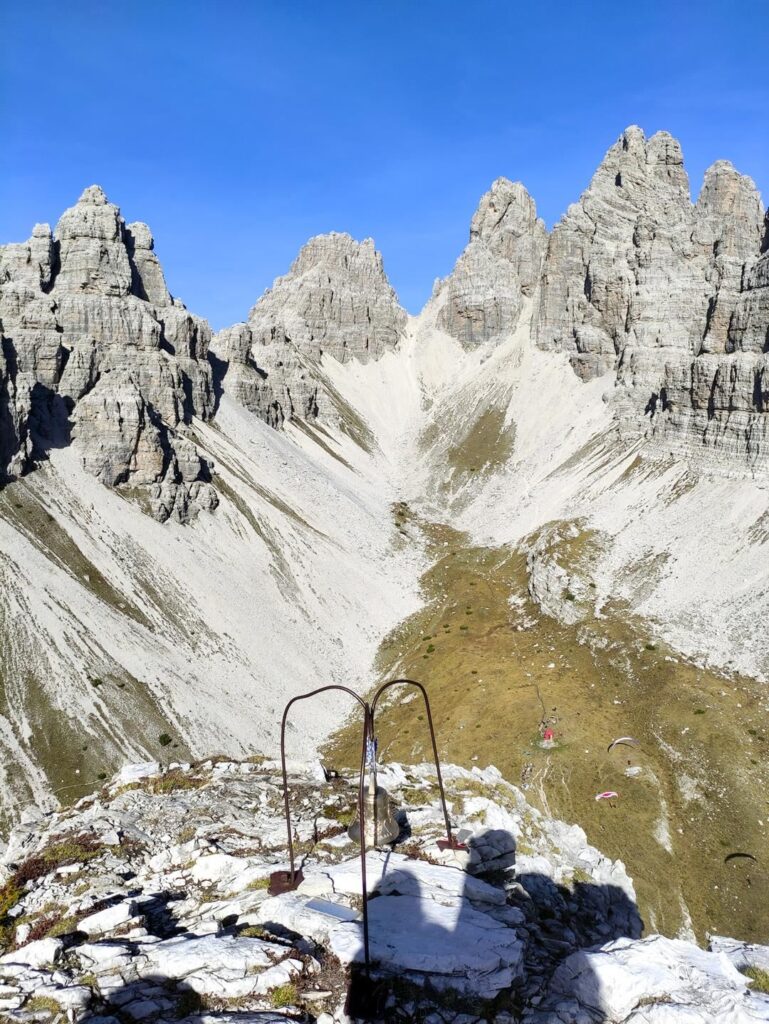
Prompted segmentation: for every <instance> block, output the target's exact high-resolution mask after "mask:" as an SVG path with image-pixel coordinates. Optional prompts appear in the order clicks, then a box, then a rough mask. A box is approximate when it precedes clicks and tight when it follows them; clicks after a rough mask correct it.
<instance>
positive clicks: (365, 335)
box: [249, 232, 406, 362]
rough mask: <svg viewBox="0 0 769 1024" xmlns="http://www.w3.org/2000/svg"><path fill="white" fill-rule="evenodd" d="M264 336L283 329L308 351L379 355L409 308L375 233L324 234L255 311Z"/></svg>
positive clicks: (259, 339)
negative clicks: (404, 307) (376, 243)
mask: <svg viewBox="0 0 769 1024" xmlns="http://www.w3.org/2000/svg"><path fill="white" fill-rule="evenodd" d="M249 323H250V325H251V327H252V330H253V332H254V334H255V337H256V343H257V344H259V343H261V344H264V345H267V344H271V343H272V342H274V341H275V340H276V339H277V338H279V336H280V335H281V334H282V336H283V338H284V339H286V338H287V339H289V340H290V341H292V342H293V343H294V344H296V345H297V346H298V347H299V348H300V350H301V351H302V352H303V354H305V355H310V356H315V357H320V356H321V355H322V354H323V353H328V355H331V356H333V357H334V358H335V359H338V360H339V361H340V362H346V361H347V360H348V359H350V358H353V357H354V358H357V359H361V360H362V361H364V362H366V361H368V360H369V359H377V358H378V357H379V356H380V355H382V354H383V352H385V351H386V350H387V349H388V348H393V347H394V346H395V345H396V344H397V342H398V340H399V338H400V337H401V335H402V333H403V330H404V327H405V324H406V314H405V312H404V311H403V310H402V309H401V307H400V305H399V304H398V298H397V296H396V294H395V291H394V289H393V288H392V286H391V285H390V282H389V281H388V280H387V276H386V275H385V272H384V265H383V263H382V256H381V254H380V253H379V252H377V250H376V249H375V248H374V243H373V241H372V240H371V239H370V238H367V239H366V240H365V241H363V242H356V241H355V240H354V239H353V238H351V237H350V235H348V234H340V233H337V232H331V233H330V234H327V235H316V236H315V237H314V238H311V239H310V240H309V241H308V242H307V243H306V244H305V245H303V246H302V248H301V250H300V252H299V255H298V256H297V258H296V259H295V260H294V262H293V263H292V265H291V268H290V270H289V271H288V273H287V274H286V275H285V276H284V277H279V278H277V279H276V280H275V282H274V284H273V286H272V288H270V289H268V290H267V291H266V292H265V293H264V295H263V296H262V298H261V299H260V300H259V301H258V302H257V304H256V305H255V306H254V308H253V309H252V310H251V313H250V315H249Z"/></svg>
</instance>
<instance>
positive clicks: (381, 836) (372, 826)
mask: <svg viewBox="0 0 769 1024" xmlns="http://www.w3.org/2000/svg"><path fill="white" fill-rule="evenodd" d="M394 810H395V803H394V801H393V800H392V798H391V797H390V794H389V793H388V792H387V790H386V789H385V788H384V786H378V785H377V782H376V772H375V771H370V772H369V776H368V785H367V787H366V792H365V793H364V796H363V813H364V816H365V819H366V835H365V839H366V846H374V847H379V846H387V844H388V843H394V842H395V840H396V839H397V838H398V836H399V835H400V830H401V827H400V825H399V824H398V822H397V821H396V820H395V817H394V816H393V811H394ZM347 835H348V836H349V837H350V839H352V840H353V842H356V843H360V838H361V837H360V816H359V815H358V816H356V818H355V821H353V823H352V825H350V827H349V828H348V829H347Z"/></svg>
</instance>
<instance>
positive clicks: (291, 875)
mask: <svg viewBox="0 0 769 1024" xmlns="http://www.w3.org/2000/svg"><path fill="white" fill-rule="evenodd" d="M399 685H406V686H416V687H417V689H418V690H419V691H420V692H421V694H422V698H423V699H424V703H425V710H426V712H427V724H428V727H429V729H430V741H431V743H432V748H433V758H434V760H435V772H436V776H437V779H438V789H439V791H440V795H441V806H442V808H443V819H444V822H445V824H446V839H441V840H438V846H439V848H440V849H442V850H445V849H452V850H464V849H466V847H465V846H464V845H463V844H462V843H459V842H457V840H456V839H455V838H454V836H453V834H452V831H451V822H450V820H449V812H448V807H447V805H446V793H445V790H444V788H443V776H442V775H441V766H440V761H439V760H438V744H437V743H436V740H435V728H434V726H433V716H432V712H431V710H430V701H429V700H428V697H427V690H426V689H425V688H424V686H423V685H422V683H418V682H416V680H414V679H391V680H390V681H389V682H386V683H382V685H381V686H380V687H379V688H378V689H377V691H376V693H375V694H374V696H373V698H372V700H371V703H369V702H368V701H365V700H364V699H363V698H362V697H361V696H360V695H359V694H357V693H356V692H355V691H354V690H352V689H350V687H349V686H342V685H340V684H338V683H332V684H330V685H328V686H319V687H318V688H317V689H315V690H311V691H310V692H309V693H300V694H298V695H297V696H296V697H292V698H291V700H290V701H289V702H288V703H287V704H286V706H285V708H284V710H283V718H282V720H281V725H280V764H281V770H282V774H283V806H284V810H285V814H286V831H287V833H288V857H289V865H290V867H289V870H288V871H275V872H273V873H272V875H271V876H270V893H271V894H272V895H277V894H278V893H281V892H290V891H291V890H292V889H296V887H297V886H298V885H299V883H300V882H301V881H302V879H303V876H302V872H301V869H300V870H299V871H297V870H296V861H295V857H294V839H293V835H292V832H291V805H290V801H289V798H288V771H287V769H286V724H287V722H288V713H289V711H290V710H291V708H292V706H293V705H294V704H296V703H297V702H298V701H300V700H307V699H308V698H310V697H315V696H317V694H319V693H326V692H328V691H329V690H340V691H341V692H342V693H347V694H349V695H350V696H351V697H352V698H353V699H354V700H356V701H357V702H358V704H360V706H361V707H362V708H363V737H362V741H361V756H360V770H359V775H358V817H359V819H360V830H361V843H360V875H361V892H362V908H363V909H362V914H363V951H364V957H365V964H366V974H367V975H368V973H369V968H370V956H369V929H368V885H367V879H366V812H365V800H364V791H365V774H366V741H367V740H368V739H369V737H373V736H374V715H375V712H376V707H377V704H378V703H379V698H380V697H381V696H382V694H383V693H384V691H385V690H388V689H389V688H390V687H391V686H399Z"/></svg>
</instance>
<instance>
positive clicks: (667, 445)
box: [534, 128, 769, 472]
mask: <svg viewBox="0 0 769 1024" xmlns="http://www.w3.org/2000/svg"><path fill="white" fill-rule="evenodd" d="M763 220H764V211H763V207H762V204H761V200H760V198H759V196H758V193H757V191H756V188H755V185H754V184H753V182H752V181H751V180H750V179H749V178H746V177H744V176H742V175H740V174H738V173H737V172H736V171H735V170H734V168H733V167H732V166H731V165H730V164H729V163H727V162H725V161H719V162H718V163H716V164H714V165H713V166H712V167H711V168H710V169H709V170H708V172H707V174H706V175H705V181H704V184H703V188H702V191H701V194H700V197H699V199H698V201H697V203H696V204H694V205H693V204H692V203H691V200H690V196H689V184H688V179H687V177H686V173H685V171H684V169H683V158H682V155H681V149H680V146H679V144H678V143H677V142H676V140H675V139H673V138H671V136H669V135H668V134H667V133H664V132H659V133H657V134H656V135H653V136H652V137H651V138H649V139H646V138H645V137H644V135H643V132H642V131H641V130H640V128H629V129H628V130H627V131H626V132H625V133H624V134H623V135H622V137H621V138H620V139H619V141H618V142H617V143H616V144H615V145H614V146H613V147H612V148H611V149H610V150H609V152H608V153H607V154H606V157H605V158H604V160H603V162H602V164H601V166H600V167H599V169H598V171H597V172H596V174H595V176H594V177H593V180H592V182H591V183H590V186H589V187H588V189H587V191H586V192H585V193H584V194H583V195H582V197H581V199H580V201H579V203H577V204H575V205H574V206H571V207H570V208H569V210H568V212H567V213H566V215H565V217H564V218H563V219H562V220H561V222H560V223H559V224H558V225H557V226H556V227H555V228H554V230H553V233H552V235H551V236H550V241H549V244H548V250H547V256H546V259H545V265H544V270H543V276H542V287H541V292H540V298H539V303H538V309H537V314H536V320H535V324H534V329H535V336H536V339H537V343H538V344H539V345H540V346H541V347H542V348H545V349H553V350H557V351H564V352H567V353H568V354H569V357H570V359H571V363H572V366H573V367H574V370H575V372H576V373H577V374H578V375H579V376H580V377H582V378H583V379H585V380H589V379H592V378H593V377H596V376H599V375H601V374H603V373H606V372H607V371H610V370H615V371H616V375H617V378H616V379H617V390H616V392H615V395H614V400H615V408H616V411H617V418H618V421H619V425H620V427H621V429H622V430H623V431H625V432H630V433H636V432H638V433H644V432H645V433H646V434H647V435H648V436H649V437H650V438H651V439H652V447H655V448H658V449H660V450H663V451H666V452H667V451H670V452H673V453H674V454H676V455H682V456H686V457H688V458H692V459H694V460H695V461H700V462H703V463H704V464H706V465H709V466H720V467H722V468H727V469H729V470H732V471H736V472H744V469H745V464H746V463H747V465H748V466H749V467H750V468H752V469H760V468H766V467H767V466H768V465H769V448H767V443H766V440H767V421H766V417H765V415H764V402H765V400H764V397H763V396H764V383H763V381H764V372H765V369H766V365H765V363H766V357H765V356H764V355H763V351H764V349H765V347H766V332H767V323H768V322H769V316H768V315H767V314H768V313H769V303H767V299H766V294H765V292H764V289H765V288H766V283H765V281H766V270H765V269H762V267H761V266H760V264H761V262H762V261H761V259H759V253H760V249H761V240H762V236H763V234H764V228H763ZM762 282H763V283H762ZM741 352H744V353H747V352H750V353H751V355H750V356H746V355H740V353H741Z"/></svg>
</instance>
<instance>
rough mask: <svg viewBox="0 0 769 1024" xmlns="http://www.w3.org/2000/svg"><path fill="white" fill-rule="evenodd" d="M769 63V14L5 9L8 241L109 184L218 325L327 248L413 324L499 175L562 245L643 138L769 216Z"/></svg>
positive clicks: (419, 7)
mask: <svg viewBox="0 0 769 1024" xmlns="http://www.w3.org/2000/svg"><path fill="white" fill-rule="evenodd" d="M767 52H769V4H767V2H766V0H758V2H756V0H751V2H750V3H747V2H743V0H729V2H723V3H713V2H710V0H699V2H691V3H675V2H667V3H662V2H657V0H647V2H639V3H636V4H626V3H618V2H617V0H613V2H611V3H608V2H603V0H596V2H592V3H583V2H580V0H568V2H567V0H563V2H560V0H558V2H550V3H547V2H542V3H539V4H531V3H515V2H512V0H508V2H504V0H494V2H491V0H475V2H472V0H466V2H453V0H452V2H444V3H438V2H433V0H385V2H378V0H357V2H355V3H347V2H343V0H325V2H322V3H320V2H317V0H314V2H293V0H273V2H270V3H267V2H259V0H252V2H235V0H219V2H216V3H215V2H213V0H212V2H207V3H201V2H197V0H185V2H183V3H181V2H179V3H177V2H171V0H152V2H149V0H146V2H145V0H133V2H131V3H119V2H117V0H113V2H101V3H96V2H84V0H66V2H61V0H56V2H47V0H42V2H40V0H38V2H36V3H34V4H30V3H24V2H22V0H4V2H2V3H0V131H1V132H2V143H1V145H0V243H2V242H7V241H20V240H22V239H25V238H27V237H28V236H29V234H30V229H31V227H32V225H33V224H34V223H35V222H36V221H49V222H51V223H55V221H56V220H57V218H58V216H59V215H60V213H61V212H62V210H63V209H64V208H65V207H67V206H69V205H71V204H72V203H73V202H74V201H75V200H76V199H77V196H78V195H79V194H80V192H81V191H82V189H83V188H84V187H85V186H86V185H90V184H92V183H94V182H97V183H99V184H101V185H102V186H103V187H104V189H105V190H106V192H107V194H108V196H109V197H110V199H111V200H112V201H113V202H115V203H117V204H118V205H119V206H120V207H121V209H122V211H123V214H124V216H125V218H126V220H145V221H147V222H148V223H149V224H150V226H151V228H152V230H153V232H154V234H155V239H156V248H157V251H158V254H159V256H160V258H161V260H162V262H163V266H164V268H165V271H166V276H167V279H168V282H169V286H170V288H171V290H172V292H173V293H174V294H176V295H179V296H180V297H181V298H182V299H184V301H185V302H186V303H187V305H188V306H189V307H190V308H191V309H193V310H194V311H195V312H197V313H199V314H201V315H202V316H207V317H208V318H209V320H210V321H211V323H212V325H213V326H214V327H215V328H219V327H222V326H224V325H226V324H229V323H233V322H235V321H237V320H240V319H243V318H244V317H245V316H246V315H247V312H248V310H249V308H250V306H251V305H252V304H253V302H254V301H255V300H256V299H257V298H258V296H259V295H260V294H261V292H262V291H263V290H264V288H265V287H267V286H268V285H269V284H270V283H271V281H272V279H273V278H274V277H275V276H276V275H277V274H281V273H284V272H285V271H286V269H287V268H288V266H289V264H290V262H291V260H292V259H293V258H294V256H295V255H296V252H297V250H298V249H299V247H300V246H301V245H302V243H303V242H304V241H306V239H307V238H308V237H310V236H311V235H313V234H317V233H319V232H323V231H331V230H338V231H349V232H350V233H351V234H352V235H354V236H355V237H357V238H363V237H366V236H369V235H370V236H372V237H373V238H374V239H375V240H376V243H377V245H378V247H379V248H380V249H381V250H382V252H383V255H384V259H385V267H386V269H387V272H388V274H389V276H390V279H391V281H392V282H393V284H394V286H395V288H396V289H397V291H398V293H399V295H400V297H401V301H402V302H403V304H404V305H405V306H406V307H407V308H408V309H410V310H411V311H417V310H418V309H419V308H420V307H421V306H422V304H423V303H424V302H425V300H426V299H427V298H428V296H429V294H430V291H431V288H432V283H433V280H434V278H435V277H436V276H443V275H445V274H447V273H448V272H449V271H450V269H451V267H452V265H453V263H454V260H455V259H456V257H457V255H458V254H459V252H460V251H461V249H462V247H463V245H464V244H465V242H466V240H467V232H468V227H469V222H470V218H471V216H472V213H473V211H474V209H475V207H476V205H477V202H478V199H479V198H480V196H481V195H482V193H483V192H484V191H485V190H486V189H487V188H488V186H489V184H490V183H491V181H492V180H493V179H494V178H495V177H497V176H499V175H506V176H507V177H510V178H512V179H514V180H515V179H520V180H521V181H523V182H524V184H525V185H526V186H527V187H528V189H529V190H530V191H531V193H532V194H533V196H534V198H535V200H536V202H537V207H538V209H539V212H540V214H541V215H542V216H543V217H544V219H545V221H546V222H547V224H548V227H550V226H552V224H553V223H554V222H555V221H557V220H558V218H559V217H560V215H561V214H562V213H563V211H564V210H565V209H566V207H567V205H568V204H569V203H570V202H573V201H574V200H575V199H576V198H577V197H578V196H579V193H580V192H581V191H582V189H583V188H584V187H585V185H586V184H587V182H588V181H589V179H590V176H591V174H592V172H593V171H594V169H595V167H596V165H597V164H598V162H599V161H600V159H601V157H602V155H603V153H604V152H605V151H606V149H607V148H608V147H609V145H611V143H612V142H613V141H614V139H615V138H616V137H617V136H618V135H619V134H620V132H621V131H622V129H623V128H624V127H625V126H626V125H628V124H633V123H636V124H640V125H641V127H642V128H643V129H644V130H645V131H646V132H647V133H649V134H651V133H652V132H654V131H656V130H658V129H662V128H664V129H666V130H668V131H670V132H672V133H673V134H674V135H676V136H677V137H678V138H679V139H680V140H681V142H682V145H683V148H684V155H685V158H686V166H687V169H688V171H689V175H690V178H691V182H692V189H693V192H694V194H695V196H696V193H697V191H698V190H699V187H700V184H701V181H702V175H703V172H704V170H705V168H706V167H707V166H708V164H710V163H712V162H713V161H714V160H716V159H719V158H727V159H730V160H731V161H732V162H733V163H734V164H735V165H736V166H737V167H738V169H739V170H741V171H743V172H744V173H747V174H750V175H751V176H752V177H753V178H754V179H755V181H756V183H757V184H758V186H759V188H761V189H762V192H763V194H764V198H765V199H766V198H767V197H769V76H767V74H766V54H767Z"/></svg>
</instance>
